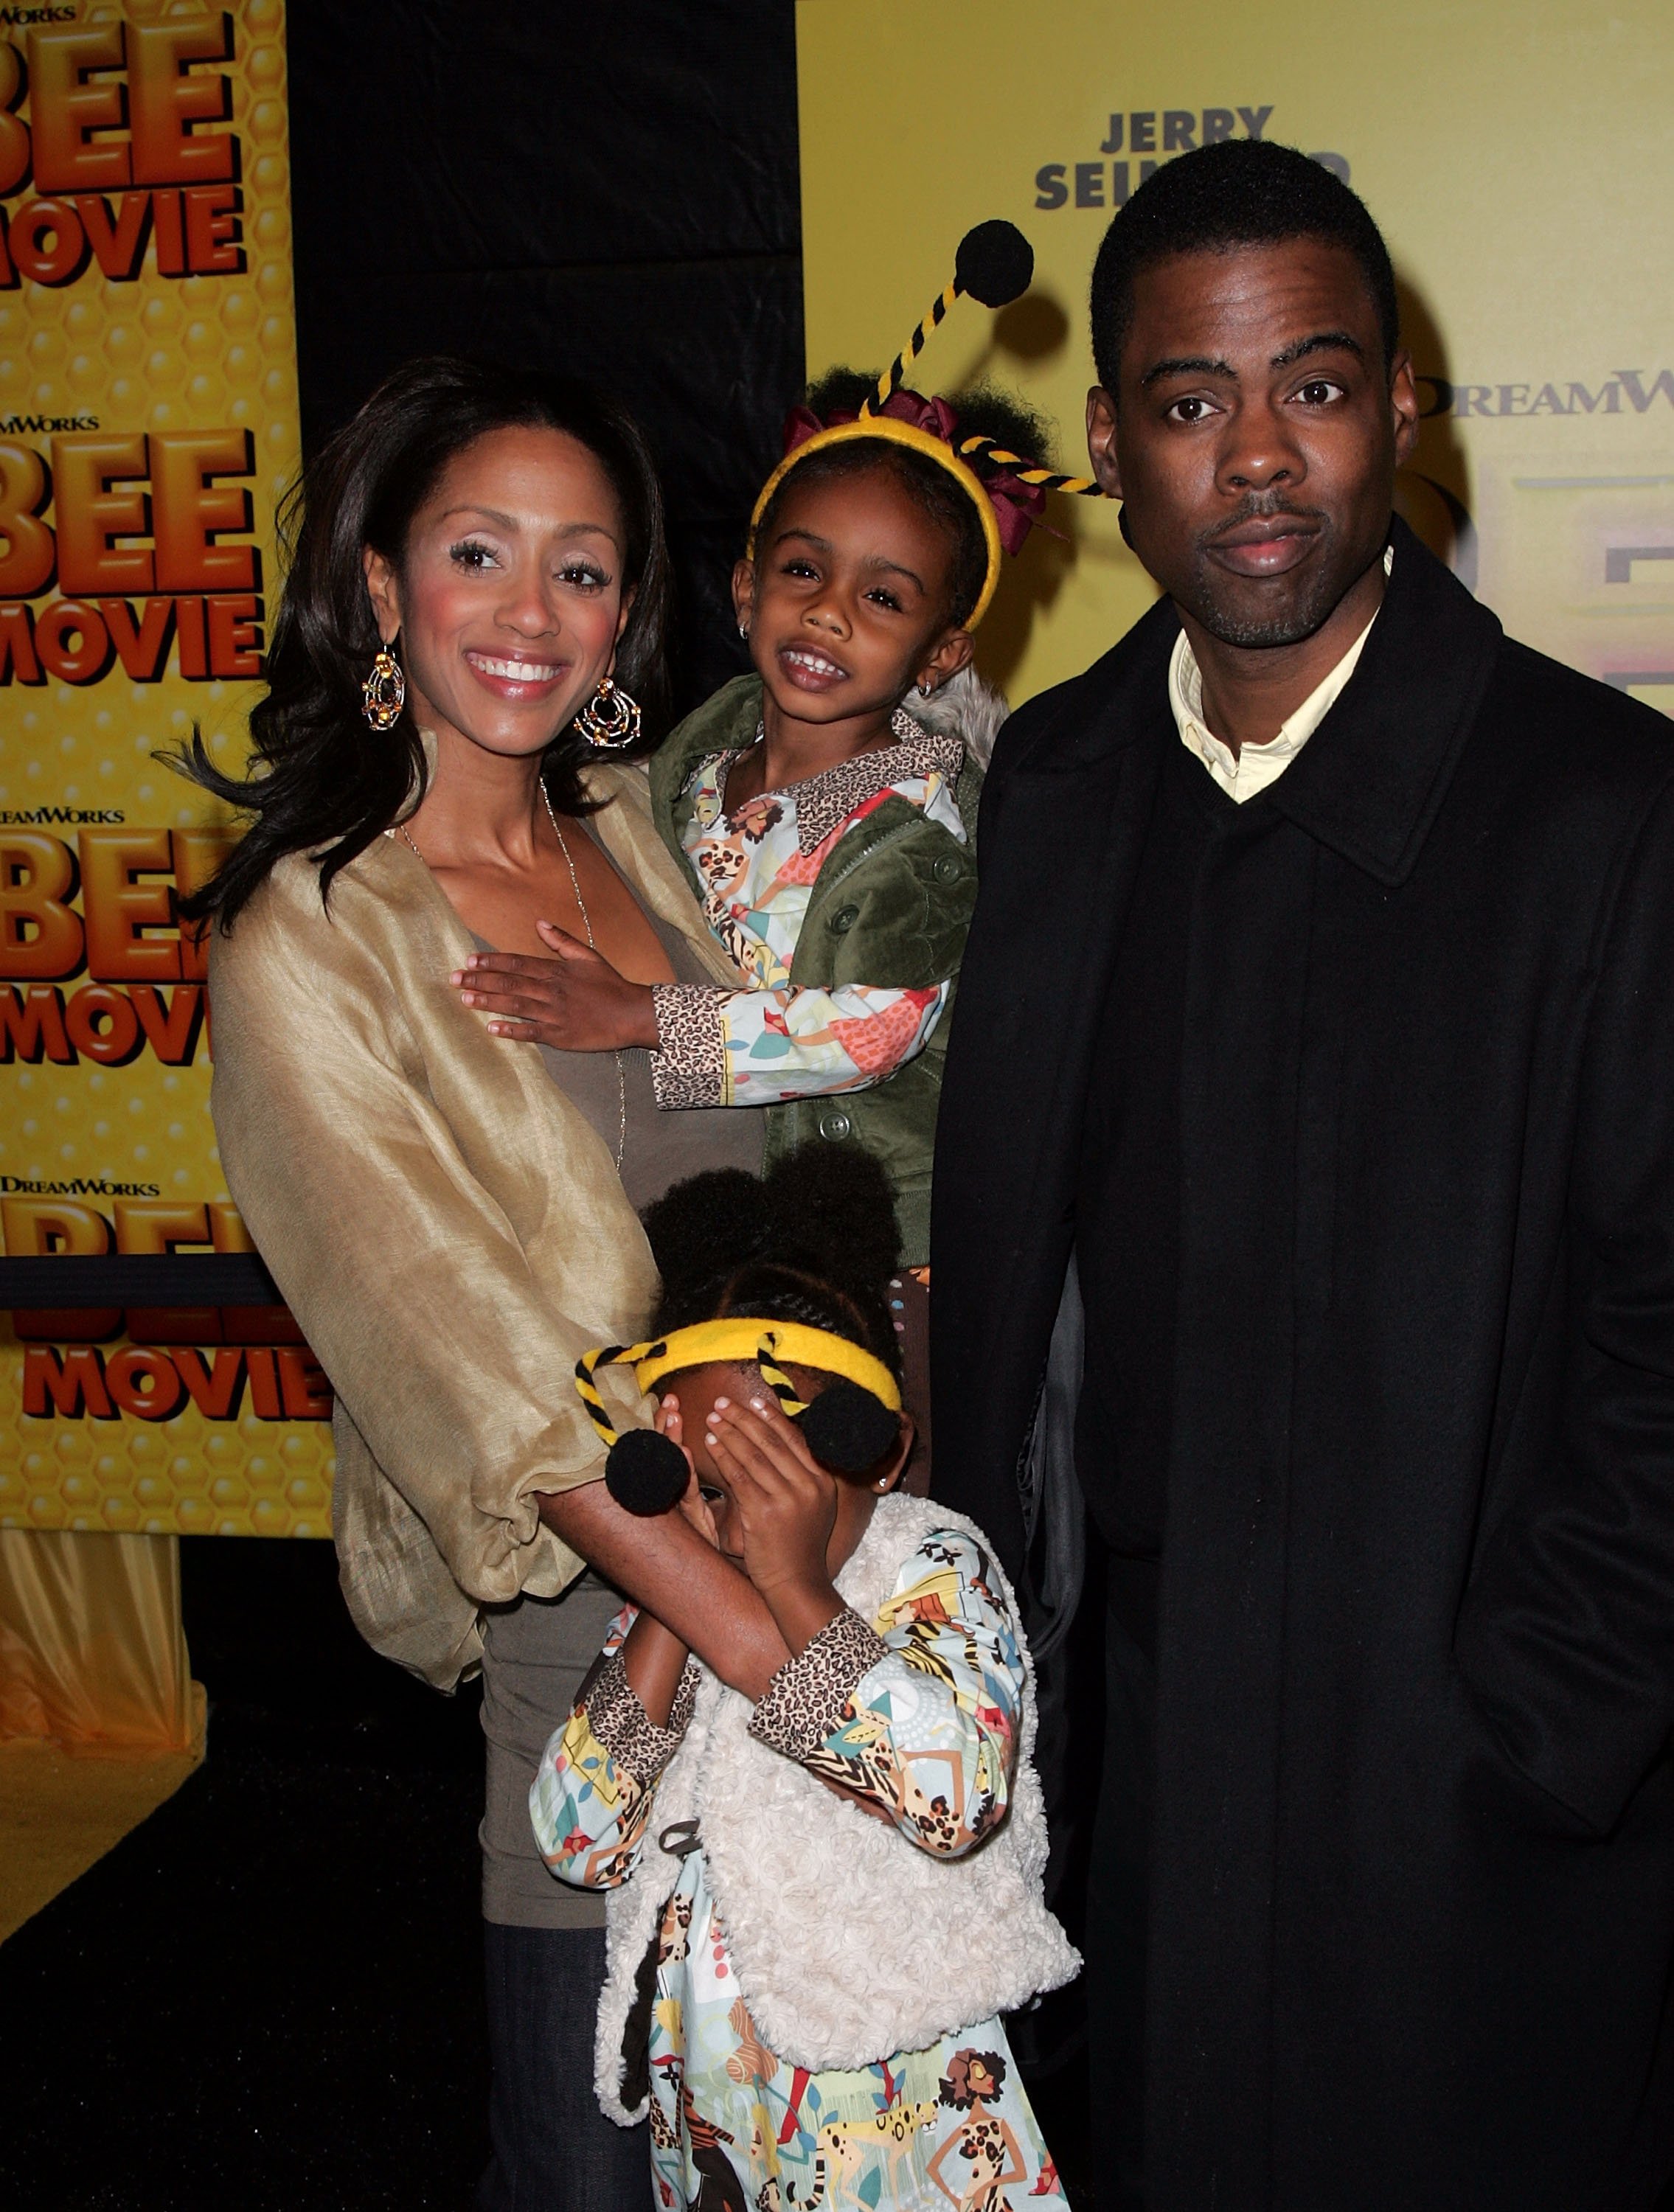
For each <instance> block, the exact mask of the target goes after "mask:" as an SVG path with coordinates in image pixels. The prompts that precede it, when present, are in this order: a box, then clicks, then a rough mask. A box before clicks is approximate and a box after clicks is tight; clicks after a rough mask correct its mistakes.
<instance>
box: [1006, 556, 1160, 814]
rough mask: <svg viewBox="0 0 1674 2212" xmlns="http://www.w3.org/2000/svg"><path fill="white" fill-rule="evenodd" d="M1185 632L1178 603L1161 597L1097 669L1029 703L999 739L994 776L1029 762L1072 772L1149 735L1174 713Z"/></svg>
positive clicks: (1039, 694) (1097, 663)
mask: <svg viewBox="0 0 1674 2212" xmlns="http://www.w3.org/2000/svg"><path fill="white" fill-rule="evenodd" d="M1179 628H1180V618H1179V617H1178V614H1177V613H1176V612H1175V611H1174V608H1173V606H1172V604H1171V603H1170V602H1169V601H1168V600H1167V599H1160V600H1159V601H1158V602H1157V604H1156V605H1154V607H1152V608H1150V609H1149V610H1148V611H1147V612H1146V613H1145V614H1143V615H1141V617H1140V619H1139V620H1138V621H1137V622H1136V623H1135V624H1134V626H1133V628H1132V629H1130V630H1129V631H1128V632H1127V633H1126V635H1124V636H1123V637H1121V638H1118V639H1117V642H1116V643H1115V644H1114V645H1113V646H1112V647H1111V649H1110V651H1109V652H1108V653H1101V654H1100V655H1099V659H1097V660H1095V661H1094V662H1093V664H1092V665H1091V666H1090V667H1088V668H1084V669H1083V670H1082V671H1081V672H1080V675H1078V676H1072V677H1070V678H1068V680H1067V681H1066V682H1064V683H1062V684H1052V685H1050V686H1049V688H1048V689H1047V690H1044V691H1038V692H1037V693H1036V694H1035V696H1034V697H1033V698H1032V699H1029V700H1026V701H1025V702H1024V704H1023V705H1022V706H1020V707H1019V708H1017V709H1016V710H1015V712H1014V714H1012V716H1011V718H1010V720H1008V721H1007V723H1006V725H1005V726H1004V728H1003V729H1002V730H1001V732H1000V735H999V738H997V740H996V741H995V749H994V758H993V761H992V763H990V766H989V775H990V777H996V776H998V777H1004V776H1006V775H1009V774H1011V773H1012V772H1013V771H1014V769H1016V768H1018V767H1019V766H1020V764H1021V763H1023V762H1025V761H1026V760H1027V761H1030V762H1032V763H1037V764H1042V765H1051V766H1059V765H1062V766H1064V767H1070V766H1073V765H1074V764H1076V763H1078V762H1080V761H1081V760H1083V759H1089V758H1092V757H1094V756H1095V755H1096V754H1099V753H1102V752H1104V751H1106V750H1110V749H1111V748H1112V747H1114V746H1117V745H1121V744H1127V743H1129V742H1131V741H1132V740H1133V739H1134V738H1135V737H1137V736H1139V735H1141V734H1142V732H1144V731H1145V730H1146V729H1147V728H1148V727H1149V726H1151V725H1152V724H1153V723H1154V720H1155V719H1156V715H1157V713H1158V710H1159V708H1166V705H1167V696H1168V657H1169V654H1170V653H1172V651H1173V648H1174V640H1175V638H1176V637H1177V636H1178V634H1179Z"/></svg>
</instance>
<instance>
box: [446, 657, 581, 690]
mask: <svg viewBox="0 0 1674 2212" xmlns="http://www.w3.org/2000/svg"><path fill="white" fill-rule="evenodd" d="M466 658H467V659H469V660H470V662H471V665H472V667H473V668H480V669H481V670H482V671H483V673H484V676H499V677H502V678H504V679H505V681H506V682H507V683H508V684H550V683H551V680H552V678H554V677H555V676H556V675H557V674H558V673H559V671H560V670H561V669H562V668H563V662H562V661H551V660H491V659H490V658H489V656H488V654H487V653H470V654H467V656H466Z"/></svg>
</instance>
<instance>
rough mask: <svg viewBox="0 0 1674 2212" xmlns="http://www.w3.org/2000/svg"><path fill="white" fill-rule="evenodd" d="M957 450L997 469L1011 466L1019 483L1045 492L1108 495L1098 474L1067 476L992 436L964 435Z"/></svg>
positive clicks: (966, 457)
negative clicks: (1009, 448) (1000, 442)
mask: <svg viewBox="0 0 1674 2212" xmlns="http://www.w3.org/2000/svg"><path fill="white" fill-rule="evenodd" d="M953 450H954V452H955V453H958V454H959V457H960V459H963V460H967V461H971V462H978V461H982V462H992V464H993V465H994V466H995V468H1003V469H1009V470H1010V471H1011V473H1012V474H1013V475H1014V477H1016V478H1017V481H1018V482H1019V483H1026V484H1038V485H1039V486H1040V488H1041V489H1042V490H1043V491H1067V492H1072V493H1074V494H1075V495H1077V496H1079V497H1080V498H1082V499H1102V498H1103V497H1104V496H1105V493H1104V487H1103V486H1102V485H1101V484H1100V483H1099V480H1098V478H1097V477H1067V476H1065V475H1063V474H1062V471H1060V470H1057V469H1044V468H1042V467H1041V466H1040V465H1038V463H1037V462H1035V461H1031V460H1026V459H1025V458H1024V456H1023V455H1022V454H1021V453H1007V451H1006V449H1005V447H1003V446H1000V445H996V444H995V441H994V440H993V439H992V438H976V437H972V438H961V439H959V441H958V442H957V443H956V445H955V446H954V448H953Z"/></svg>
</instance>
